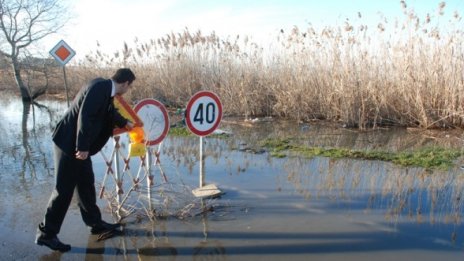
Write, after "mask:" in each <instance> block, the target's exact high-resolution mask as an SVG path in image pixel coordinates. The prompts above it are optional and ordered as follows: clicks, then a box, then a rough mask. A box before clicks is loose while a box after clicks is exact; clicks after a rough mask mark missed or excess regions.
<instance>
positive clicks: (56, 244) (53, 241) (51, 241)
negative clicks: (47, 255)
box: [35, 235, 71, 252]
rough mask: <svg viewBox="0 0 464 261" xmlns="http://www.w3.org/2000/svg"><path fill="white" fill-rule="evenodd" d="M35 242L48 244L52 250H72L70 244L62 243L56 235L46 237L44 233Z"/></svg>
mask: <svg viewBox="0 0 464 261" xmlns="http://www.w3.org/2000/svg"><path fill="white" fill-rule="evenodd" d="M35 243H36V244H37V245H39V246H47V247H48V248H50V249H51V250H55V251H60V252H67V251H69V250H71V246H70V245H66V244H63V243H61V241H60V240H59V239H58V237H56V236H52V237H46V236H44V235H40V236H38V237H37V238H36V239H35Z"/></svg>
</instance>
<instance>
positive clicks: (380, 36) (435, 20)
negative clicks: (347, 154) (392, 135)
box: [61, 1, 464, 129]
mask: <svg viewBox="0 0 464 261" xmlns="http://www.w3.org/2000/svg"><path fill="white" fill-rule="evenodd" d="M400 3H401V7H402V10H403V12H404V16H403V17H400V18H393V20H389V19H387V18H384V17H379V23H378V24H377V25H376V26H371V25H367V24H366V23H363V17H362V14H359V16H358V19H355V20H353V21H350V20H346V21H345V22H344V23H342V24H341V25H340V26H336V27H325V28H316V27H313V26H311V25H308V27H307V28H298V27H294V28H293V29H291V30H290V31H287V30H281V31H280V33H278V34H277V35H276V36H275V39H274V41H270V42H269V43H267V44H266V46H262V45H260V44H257V43H256V42H255V41H253V40H252V39H251V38H249V37H248V36H240V35H237V36H235V37H228V38H225V39H223V38H221V37H219V36H218V35H216V34H215V33H210V34H206V35H205V34H203V33H202V32H201V31H196V32H191V31H190V30H189V29H188V28H185V29H184V31H182V32H179V33H171V34H169V35H166V36H165V37H161V38H159V39H153V40H150V41H147V42H141V41H139V40H138V39H134V40H133V42H132V43H125V44H124V46H123V47H122V48H121V50H118V51H116V52H114V53H113V54H108V53H104V52H103V51H102V50H101V47H100V46H98V45H97V49H96V50H95V51H94V52H92V53H90V54H89V55H87V57H86V58H85V59H83V60H81V61H79V62H78V63H76V64H74V65H73V66H69V69H68V70H69V71H70V72H69V73H68V78H69V80H68V82H69V85H70V86H71V89H72V92H77V89H78V88H79V87H80V86H81V84H82V82H83V81H84V80H86V79H89V78H92V77H94V76H102V75H103V76H110V75H111V73H112V72H113V71H114V69H115V68H118V67H121V66H127V67H130V68H132V69H133V70H134V71H135V72H136V75H137V81H136V82H135V88H134V89H133V90H132V91H131V93H130V98H131V99H133V100H137V99H141V98H146V97H153V98H156V99H159V100H160V101H161V102H163V103H165V104H166V105H167V106H172V107H176V108H182V107H185V106H186V103H187V102H188V99H189V98H190V97H191V96H192V95H193V94H194V93H195V92H197V91H199V90H205V89H206V90H211V91H214V92H216V93H217V94H218V95H219V96H220V98H221V101H222V103H223V106H224V113H225V115H234V116H244V117H245V118H250V117H262V116H273V117H284V118H289V119H293V120H296V121H299V122H303V121H310V120H330V121H337V122H340V123H341V124H343V125H345V126H347V127H355V128H360V129H366V128H376V127H379V126H385V125H398V126H410V127H411V126H412V127H420V128H449V127H463V125H464V123H463V120H462V118H463V115H464V110H463V93H464V49H463V48H462V42H464V33H463V31H462V29H461V28H464V26H463V22H462V19H461V16H460V14H459V13H458V12H454V13H451V15H448V16H446V15H445V9H446V4H445V3H444V2H443V3H441V4H440V5H439V6H438V7H437V10H436V12H435V13H432V14H427V15H426V16H425V17H419V16H418V15H417V14H416V13H414V12H413V11H412V10H413V9H412V8H408V7H407V5H406V3H405V2H404V1H401V2H400ZM447 12H448V11H447ZM61 86H62V85H61Z"/></svg>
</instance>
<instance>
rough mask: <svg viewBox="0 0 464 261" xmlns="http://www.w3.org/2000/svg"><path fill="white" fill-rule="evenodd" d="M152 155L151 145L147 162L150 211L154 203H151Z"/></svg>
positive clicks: (148, 148) (150, 211) (148, 149)
mask: <svg viewBox="0 0 464 261" xmlns="http://www.w3.org/2000/svg"><path fill="white" fill-rule="evenodd" d="M152 162H153V161H152V156H151V148H150V146H148V147H147V154H146V164H147V192H148V211H149V213H152V209H153V206H152V203H151V179H150V176H151V163H152Z"/></svg>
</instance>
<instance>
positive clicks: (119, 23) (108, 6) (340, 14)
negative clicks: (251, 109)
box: [44, 0, 464, 56]
mask: <svg viewBox="0 0 464 261" xmlns="http://www.w3.org/2000/svg"><path fill="white" fill-rule="evenodd" d="M68 1H69V5H70V7H71V12H72V13H73V15H74V17H75V18H74V19H73V20H72V21H71V22H70V23H69V24H68V26H67V27H66V28H65V29H64V30H63V31H62V32H61V33H60V34H57V35H54V36H53V37H50V38H48V39H47V41H46V42H45V43H44V45H46V46H45V48H46V49H47V48H48V49H51V48H52V47H53V46H54V44H55V43H57V42H58V41H59V40H61V39H63V40H65V41H66V42H67V43H68V44H69V45H70V46H71V47H72V48H73V49H75V50H76V52H77V54H78V55H81V56H83V55H84V54H85V53H87V52H88V51H89V50H93V49H95V48H96V42H97V41H98V42H99V43H100V44H101V46H102V48H103V49H104V50H107V51H108V52H112V51H114V50H119V49H121V47H122V45H123V43H124V41H126V42H128V43H129V44H130V43H132V42H133V40H134V39H135V37H137V38H138V39H139V40H140V41H145V40H149V39H157V38H159V37H162V36H164V35H166V34H168V33H170V32H174V33H180V32H182V31H183V30H184V28H185V27H187V28H188V29H189V31H190V32H195V31H197V30H201V31H202V32H203V33H204V34H208V33H210V32H211V31H215V32H216V33H217V34H218V35H220V36H235V35H243V36H244V35H248V36H251V37H252V39H254V40H256V41H258V42H259V41H260V40H262V39H267V38H269V37H272V36H273V35H275V34H276V33H277V32H278V31H279V30H280V29H284V30H290V29H291V28H292V27H293V26H295V25H296V26H298V27H299V28H301V29H305V28H307V26H308V24H309V23H311V24H312V25H313V26H315V27H324V26H337V25H342V24H343V23H344V22H345V20H346V19H347V18H348V19H350V21H351V22H356V21H358V22H359V21H361V22H362V23H363V24H370V25H373V26H376V25H377V24H378V22H379V21H380V17H381V14H383V15H384V16H385V17H386V18H387V19H389V20H391V21H393V20H394V19H395V18H401V19H402V17H403V14H402V8H401V4H400V1H399V0H325V1H320V0H314V1H313V0H306V1H302V0H301V1H299V0H216V1H214V0H169V1H167V0H77V1H71V0H68ZM440 2H442V1H437V0H409V1H408V0H406V4H407V6H408V10H414V11H415V12H416V13H418V14H419V17H425V15H426V14H427V13H430V15H431V16H432V17H434V16H436V10H437V9H438V5H439V3H440ZM461 10H462V11H461ZM454 11H458V12H459V13H460V15H464V14H463V13H464V0H448V1H446V8H445V15H447V16H451V15H452V13H453V12H454ZM358 12H360V13H361V15H362V18H361V19H359V18H358Z"/></svg>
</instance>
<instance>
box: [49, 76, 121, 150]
mask: <svg viewBox="0 0 464 261" xmlns="http://www.w3.org/2000/svg"><path fill="white" fill-rule="evenodd" d="M111 89H112V83H111V80H105V79H102V78H97V79H94V80H92V81H91V82H90V83H89V84H88V85H87V86H85V87H84V88H82V89H81V90H80V91H79V93H78V94H77V96H76V98H74V101H73V102H72V104H71V107H70V108H69V109H68V111H66V113H65V115H64V116H63V118H62V119H61V120H60V121H59V122H58V124H57V125H56V127H55V131H54V132H53V142H54V143H55V144H56V145H57V146H58V147H59V148H60V149H61V150H62V151H64V152H65V153H66V154H68V155H71V156H72V155H74V154H75V153H76V151H89V154H90V155H94V154H95V153H97V152H99V151H100V150H101V149H102V148H103V146H105V144H106V142H107V141H108V139H109V138H110V136H112V134H113V128H114V127H115V126H118V127H120V128H122V127H124V126H125V125H126V124H127V119H125V118H124V117H123V116H121V115H120V114H119V113H118V111H117V109H115V108H114V105H113V99H112V97H111Z"/></svg>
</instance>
